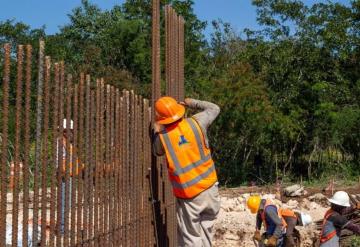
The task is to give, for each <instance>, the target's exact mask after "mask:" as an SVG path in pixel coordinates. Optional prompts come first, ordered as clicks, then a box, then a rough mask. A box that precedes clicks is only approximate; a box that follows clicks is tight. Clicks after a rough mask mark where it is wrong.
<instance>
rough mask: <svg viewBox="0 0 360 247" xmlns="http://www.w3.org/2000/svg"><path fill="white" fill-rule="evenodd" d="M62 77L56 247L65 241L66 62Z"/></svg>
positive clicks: (62, 67)
mask: <svg viewBox="0 0 360 247" xmlns="http://www.w3.org/2000/svg"><path fill="white" fill-rule="evenodd" d="M59 67H60V75H59V94H58V97H59V101H58V107H59V108H58V109H59V114H58V132H57V140H56V141H57V148H56V153H57V155H56V167H57V172H56V173H57V179H56V180H57V212H56V232H57V236H56V244H55V245H56V246H60V245H61V244H62V240H63V233H64V231H63V226H62V225H63V222H62V219H63V213H62V205H63V202H62V194H63V190H64V188H63V186H62V183H63V178H64V173H65V172H64V169H63V165H64V164H63V157H64V144H63V131H64V126H63V119H64V93H65V92H64V86H65V65H64V62H63V61H62V62H60V66H59Z"/></svg>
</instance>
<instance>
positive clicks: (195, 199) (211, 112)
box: [153, 97, 220, 247]
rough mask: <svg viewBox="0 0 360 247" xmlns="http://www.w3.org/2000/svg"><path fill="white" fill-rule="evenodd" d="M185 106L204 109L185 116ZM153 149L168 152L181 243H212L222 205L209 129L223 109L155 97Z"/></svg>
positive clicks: (204, 245)
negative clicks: (188, 116)
mask: <svg viewBox="0 0 360 247" xmlns="http://www.w3.org/2000/svg"><path fill="white" fill-rule="evenodd" d="M185 107H189V108H191V109H200V110H201V112H199V113H197V114H195V115H193V116H192V117H190V118H185V117H184V114H185ZM155 110H156V124H155V127H154V130H155V135H154V137H153V148H154V153H155V154H156V155H158V156H160V155H165V156H166V160H167V164H168V172H169V179H170V181H171V183H172V187H173V193H174V195H175V197H176V201H177V203H176V205H177V225H178V245H177V246H180V247H185V246H186V247H194V246H202V247H209V246H212V237H213V233H212V228H213V225H214V222H215V219H216V217H217V214H218V212H219V209H220V198H219V193H218V180H217V175H216V170H215V164H214V161H213V159H212V157H211V151H210V147H209V140H208V137H207V129H208V127H209V126H210V124H211V123H212V122H213V121H214V120H215V118H216V117H217V116H218V114H219V112H220V108H219V107H218V106H217V105H215V104H213V103H210V102H206V101H200V100H195V99H189V98H187V99H185V102H181V103H178V102H176V100H175V99H173V98H171V97H162V98H160V99H159V100H157V101H156V104H155Z"/></svg>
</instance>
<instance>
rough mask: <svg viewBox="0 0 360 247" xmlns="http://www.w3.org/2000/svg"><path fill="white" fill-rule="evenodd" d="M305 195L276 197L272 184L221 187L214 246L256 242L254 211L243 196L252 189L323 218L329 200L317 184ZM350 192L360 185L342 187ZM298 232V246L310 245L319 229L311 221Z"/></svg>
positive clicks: (248, 245)
mask: <svg viewBox="0 0 360 247" xmlns="http://www.w3.org/2000/svg"><path fill="white" fill-rule="evenodd" d="M306 190H307V192H308V193H307V195H306V196H301V197H295V198H289V197H282V198H281V201H280V200H278V199H276V198H275V191H274V190H273V189H272V188H259V187H244V188H233V189H220V196H221V209H220V213H219V215H218V218H217V221H216V223H215V227H214V232H215V237H214V239H215V242H214V246H215V247H235V246H236V247H240V246H243V247H252V246H257V245H255V242H254V241H253V240H252V236H253V234H254V231H255V215H253V214H251V213H250V211H249V210H248V209H247V208H246V199H247V198H248V197H249V196H250V195H251V194H253V193H257V194H261V195H262V197H263V198H269V199H272V200H273V201H274V203H275V204H276V205H278V206H281V207H285V208H291V209H294V210H297V211H301V212H304V213H308V214H310V215H311V216H312V219H313V222H315V221H318V220H320V219H322V218H323V216H324V214H325V212H326V210H327V209H328V206H329V205H328V203H327V199H326V197H329V196H331V195H329V194H328V193H325V192H324V191H322V190H321V189H318V188H307V189H306ZM342 190H346V191H347V192H348V193H349V194H359V193H360V188H357V187H356V188H355V187H352V188H342ZM297 229H298V230H299V231H300V233H301V243H302V244H301V246H302V247H311V246H313V245H314V241H316V240H317V238H318V236H319V232H318V231H317V230H316V227H315V225H314V224H311V225H309V226H307V227H299V226H298V227H297Z"/></svg>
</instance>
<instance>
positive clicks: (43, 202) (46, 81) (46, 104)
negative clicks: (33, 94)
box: [40, 56, 51, 246]
mask: <svg viewBox="0 0 360 247" xmlns="http://www.w3.org/2000/svg"><path fill="white" fill-rule="evenodd" d="M50 66H51V60H50V57H48V56H47V57H45V79H44V109H43V110H44V111H43V113H44V128H43V134H42V139H43V140H42V144H41V146H42V157H41V219H40V220H41V221H40V222H41V234H40V240H41V242H40V243H41V246H45V245H46V224H47V222H46V218H47V212H46V211H47V201H48V200H47V167H48V129H49V81H50Z"/></svg>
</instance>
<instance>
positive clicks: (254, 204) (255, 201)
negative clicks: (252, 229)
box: [246, 195, 261, 214]
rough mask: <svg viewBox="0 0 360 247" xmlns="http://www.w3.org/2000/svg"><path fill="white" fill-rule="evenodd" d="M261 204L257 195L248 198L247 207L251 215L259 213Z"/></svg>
mask: <svg viewBox="0 0 360 247" xmlns="http://www.w3.org/2000/svg"><path fill="white" fill-rule="evenodd" d="M260 203H261V197H260V196H259V195H254V196H250V197H249V199H248V200H247V203H246V204H247V206H248V208H249V209H250V212H251V213H252V214H256V213H257V212H258V211H259V207H260Z"/></svg>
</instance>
